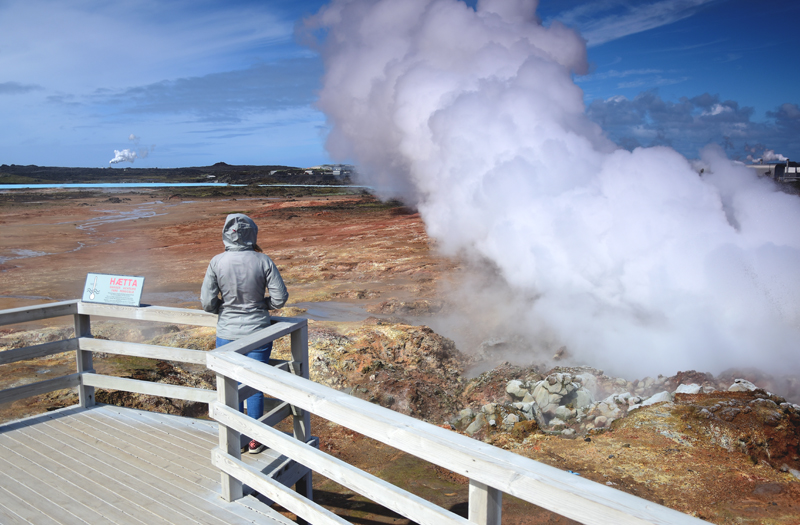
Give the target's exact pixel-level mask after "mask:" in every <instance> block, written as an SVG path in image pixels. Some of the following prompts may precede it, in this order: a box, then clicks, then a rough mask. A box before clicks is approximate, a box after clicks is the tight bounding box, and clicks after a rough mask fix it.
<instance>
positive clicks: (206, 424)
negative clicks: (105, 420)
mask: <svg viewBox="0 0 800 525" xmlns="http://www.w3.org/2000/svg"><path fill="white" fill-rule="evenodd" d="M98 409H99V410H102V411H103V412H107V413H108V414H109V416H111V417H117V418H121V419H126V420H133V421H136V422H139V423H147V424H149V425H150V426H151V427H152V429H153V432H158V433H159V434H163V435H166V436H170V439H172V441H173V442H174V443H181V444H182V445H183V446H186V447H203V446H208V445H214V446H216V445H218V444H219V443H218V441H217V439H218V438H217V423H216V422H214V421H205V420H200V419H190V418H182V417H180V416H172V415H169V414H155V413H150V412H146V411H144V410H136V409H132V408H120V407H117V406H113V405H102V406H100V407H98ZM206 429H212V430H211V432H208V431H207V430H206Z"/></svg>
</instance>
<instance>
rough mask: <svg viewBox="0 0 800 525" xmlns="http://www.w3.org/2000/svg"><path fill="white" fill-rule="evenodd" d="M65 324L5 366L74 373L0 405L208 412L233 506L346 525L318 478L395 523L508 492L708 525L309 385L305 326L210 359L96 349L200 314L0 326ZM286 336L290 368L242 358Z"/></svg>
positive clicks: (549, 505)
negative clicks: (246, 401)
mask: <svg viewBox="0 0 800 525" xmlns="http://www.w3.org/2000/svg"><path fill="white" fill-rule="evenodd" d="M63 315H72V316H74V325H75V337H74V338H70V339H66V340H63V341H57V342H53V343H46V344H42V345H36V346H31V347H27V348H20V349H15V350H8V351H5V352H0V364H4V363H11V362H14V361H19V360H22V359H31V358H34V357H40V356H45V355H50V354H54V353H58V352H64V351H69V350H74V351H76V356H77V372H76V373H75V374H71V375H67V376H64V377H60V378H56V379H51V380H47V381H40V382H38V383H33V384H30V385H24V386H20V387H16V388H9V389H6V390H3V391H0V403H2V402H8V401H14V400H16V399H21V398H24V397H28V396H33V395H38V394H42V393H46V392H50V391H53V390H58V389H62V388H71V387H77V388H78V389H79V400H80V401H79V402H80V404H81V405H82V406H90V405H91V404H93V403H94V388H95V387H102V388H112V389H118V390H128V391H133V392H142V393H147V394H153V395H163V396H167V397H175V398H178V399H188V400H194V401H202V402H206V403H209V413H210V415H211V417H213V418H214V419H215V420H216V421H217V422H218V423H219V436H220V446H219V447H218V448H217V449H215V450H214V451H213V453H212V461H213V462H214V464H215V465H216V466H217V467H218V468H219V469H220V470H221V472H222V496H223V497H224V498H225V499H227V500H229V501H230V500H236V499H238V498H239V497H241V496H242V484H243V483H246V484H247V485H249V486H250V487H252V488H253V489H255V490H257V491H258V492H260V493H261V494H263V495H264V496H266V497H267V498H269V499H271V500H273V501H275V502H277V503H279V504H280V505H282V506H283V507H284V508H286V509H288V510H290V511H291V512H294V513H295V514H296V515H297V516H298V517H299V519H300V520H301V521H307V522H309V523H314V524H315V525H322V524H345V523H348V522H347V521H345V520H343V519H342V518H341V517H339V516H337V515H335V514H333V513H332V512H330V511H328V510H327V509H325V508H323V507H321V506H320V505H318V504H316V503H314V502H313V498H312V491H311V474H312V472H319V473H321V474H323V475H324V476H325V477H327V478H329V479H331V480H333V481H335V482H337V483H339V484H341V485H343V486H345V487H348V488H349V489H351V490H353V491H355V492H357V493H359V494H362V495H364V496H365V497H367V498H369V499H371V500H373V501H375V502H376V503H379V504H381V505H383V506H385V507H386V508H388V509H391V510H393V511H395V512H397V513H398V514H400V515H402V516H405V517H407V518H409V519H411V520H413V521H415V522H417V523H420V524H427V525H440V524H458V523H471V524H478V525H499V524H500V520H501V506H502V495H503V493H506V494H510V495H512V496H515V497H517V498H520V499H522V500H525V501H528V502H530V503H533V504H535V505H538V506H540V507H543V508H545V509H548V510H551V511H553V512H555V513H557V514H561V515H563V516H566V517H568V518H571V519H574V520H577V521H580V522H582V523H587V524H598V525H599V524H604V525H605V524H622V525H627V524H644V523H654V524H668V523H669V524H687V525H688V524H694V523H704V522H703V521H701V520H698V519H696V518H693V517H691V516H688V515H686V514H682V513H680V512H677V511H675V510H672V509H669V508H667V507H663V506H661V505H658V504H656V503H652V502H649V501H647V500H644V499H641V498H638V497H636V496H632V495H630V494H627V493H624V492H621V491H618V490H615V489H612V488H610V487H607V486H605V485H601V484H598V483H595V482H592V481H589V480H586V479H584V478H581V477H579V476H575V475H572V474H569V473H567V472H563V471H561V470H558V469H556V468H554V467H550V466H548V465H544V464H542V463H538V462H536V461H533V460H531V459H527V458H524V457H522V456H519V455H516V454H513V453H510V452H507V451H504V450H501V449H498V448H496V447H493V446H491V445H487V444H485V443H482V442H480V441H476V440H473V439H471V438H468V437H466V436H463V435H460V434H457V433H455V432H451V431H449V430H445V429H442V428H440V427H437V426H435V425H431V424H428V423H425V422H422V421H418V420H416V419H413V418H411V417H408V416H405V415H403V414H399V413H397V412H394V411H392V410H389V409H386V408H383V407H380V406H377V405H374V404H372V403H369V402H367V401H364V400H361V399H358V398H355V397H352V396H350V395H347V394H344V393H342V392H339V391H337V390H334V389H331V388H327V387H324V386H322V385H319V384H316V383H313V382H311V381H309V380H308V372H309V370H308V328H307V323H306V321H305V319H296V318H276V319H275V321H276V322H275V323H274V324H273V325H272V326H271V327H269V328H266V329H264V330H261V331H259V332H258V333H255V334H253V335H251V336H249V337H247V338H244V339H240V340H238V341H235V342H233V343H230V344H228V345H226V346H225V347H224V348H221V349H217V350H213V351H211V352H203V351H198V350H188V349H178V348H169V347H161V346H153V345H142V344H134V343H122V342H115V341H100V340H95V339H92V338H91V332H90V316H91V315H96V316H103V317H115V318H122V319H137V320H143V321H159V322H169V323H178V324H187V325H198V326H214V325H215V323H216V316H215V315H211V314H207V313H205V312H201V311H198V310H185V309H178V308H162V307H145V308H131V307H115V306H107V305H97V304H87V303H82V302H80V301H67V302H63V303H53V304H49V305H43V306H37V307H29V308H18V309H14V310H5V311H2V312H0V325H5V324H14V323H20V322H24V321H35V320H39V319H45V318H48V317H56V316H63ZM286 335H289V336H290V337H291V349H292V360H291V361H288V362H278V361H271V362H270V364H273V365H277V366H268V365H266V364H263V363H259V362H256V361H254V360H252V359H249V358H247V357H246V356H244V355H242V354H244V353H246V352H248V351H250V350H253V349H255V348H258V347H260V346H262V345H263V344H265V343H266V342H269V341H274V340H275V339H278V338H279V337H282V336H286ZM95 351H102V352H107V353H116V354H124V355H136V356H142V357H152V358H157V359H168V360H174V361H183V362H190V363H205V364H206V366H207V367H208V368H209V369H210V370H212V371H214V372H215V373H216V374H217V391H216V392H213V391H210V390H203V389H196V388H186V387H178V386H173V385H163V384H160V383H151V382H147V381H135V380H131V379H124V378H117V377H112V376H103V375H99V374H96V373H94V370H93V368H92V359H91V356H92V352H95ZM286 371H289V372H292V373H286ZM238 383H241V385H239V384H238ZM256 391H262V392H264V393H265V394H267V395H269V396H272V397H273V398H275V399H276V400H279V401H280V402H279V404H278V405H276V406H273V407H272V409H271V410H269V411H268V412H267V413H266V414H265V415H264V416H263V417H262V418H261V419H260V420H258V421H256V420H254V419H252V418H249V417H247V416H244V415H243V414H241V413H240V412H239V411H238V400H239V399H242V398H244V397H248V396H250V395H251V394H252V393H254V392H256ZM311 413H313V414H316V415H318V416H320V417H322V418H324V419H327V420H329V421H332V422H334V423H337V424H339V425H342V426H344V427H347V428H349V429H352V430H354V431H356V432H358V433H360V434H363V435H365V436H368V437H370V438H373V439H376V440H378V441H380V442H382V443H385V444H387V445H390V446H392V447H395V448H397V449H399V450H402V451H404V452H407V453H409V454H412V455H414V456H417V457H419V458H422V459H424V460H426V461H429V462H431V463H434V464H436V465H439V466H441V467H443V468H446V469H448V470H451V471H453V472H455V473H457V474H461V475H463V476H466V477H467V478H469V480H470V481H469V510H468V518H466V519H465V518H463V517H461V516H458V515H456V514H454V513H452V512H450V511H448V510H446V509H443V508H441V507H438V506H437V505H434V504H432V503H430V502H428V501H426V500H424V499H422V498H420V497H418V496H416V495H414V494H411V493H409V492H407V491H405V490H403V489H401V488H398V487H396V486H394V485H392V484H390V483H387V482H385V481H383V480H381V479H379V478H377V477H375V476H372V475H371V474H368V473H366V472H364V471H362V470H359V469H358V468H356V467H353V466H352V465H349V464H347V463H345V462H343V461H341V460H339V459H338V458H335V457H333V456H330V455H328V454H325V453H324V452H321V451H320V450H319V449H318V446H316V445H317V442H316V441H315V438H312V437H311V435H310V419H309V414H311ZM289 416H291V417H292V419H293V433H292V435H287V434H285V433H283V432H280V431H278V430H276V429H274V428H273V426H274V424H275V423H277V422H278V421H281V420H283V419H284V418H286V417H289ZM242 435H247V436H250V437H252V438H254V439H256V440H258V441H260V442H261V443H263V444H265V445H267V446H268V447H270V448H271V449H273V450H275V451H277V452H278V453H280V454H282V455H283V456H285V457H286V458H287V460H286V462H285V465H283V467H282V468H280V469H278V470H276V471H273V472H271V473H266V474H265V473H263V472H260V471H258V470H256V469H253V468H252V467H250V466H249V465H247V464H245V463H244V462H242V461H241V455H240V445H241V443H242V438H241V436H242ZM291 484H295V487H296V492H295V491H292V490H291V489H289V488H288V486H287V485H291Z"/></svg>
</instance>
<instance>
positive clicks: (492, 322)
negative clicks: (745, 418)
mask: <svg viewBox="0 0 800 525" xmlns="http://www.w3.org/2000/svg"><path fill="white" fill-rule="evenodd" d="M535 7H536V2H535V1H533V0H531V1H524V0H488V1H487V0H480V1H479V2H478V7H477V9H476V10H473V9H470V8H469V7H468V6H467V5H466V4H464V3H463V2H459V1H457V0H404V1H403V2H397V1H396V0H379V1H372V0H370V1H367V0H334V1H333V2H332V3H331V4H330V5H329V6H327V7H325V8H323V9H322V10H321V11H320V12H319V13H318V14H317V15H316V16H315V17H313V18H312V19H310V20H308V23H307V26H308V28H309V29H310V30H312V31H313V30H317V29H322V30H323V31H324V34H325V36H324V40H323V42H322V46H321V51H322V54H323V57H324V61H325V68H326V72H325V76H324V86H323V89H322V91H321V93H320V99H319V106H320V108H321V109H322V110H323V111H324V112H325V113H326V115H327V117H328V120H329V124H330V126H331V133H330V136H329V138H328V144H327V147H328V149H329V150H330V152H331V153H332V155H334V156H335V157H337V158H342V159H344V158H354V159H356V161H357V162H358V163H359V164H360V170H359V173H361V174H363V176H365V177H367V178H369V181H368V182H369V183H370V184H371V185H373V186H374V187H376V188H379V191H381V192H382V195H383V196H386V197H388V196H399V197H402V198H404V199H406V200H413V201H414V203H415V204H416V205H417V206H418V208H419V210H420V212H421V214H422V216H423V219H424V220H425V223H426V225H427V228H428V232H429V234H430V235H431V236H432V237H433V238H434V239H435V240H436V242H437V245H438V246H440V247H441V248H442V249H443V250H444V252H445V253H447V254H451V255H461V256H464V257H465V258H466V259H467V260H468V261H471V266H472V267H473V268H476V269H477V271H476V272H475V274H476V275H477V277H475V280H473V281H470V282H469V286H462V290H466V291H465V292H462V293H464V296H465V297H466V299H465V300H463V301H461V303H462V304H464V305H465V311H466V312H471V313H472V314H473V316H472V317H473V319H469V320H468V321H466V322H465V323H464V324H465V326H467V323H470V324H471V326H473V327H475V326H483V327H486V328H487V330H489V331H492V330H493V331H494V332H495V333H494V335H500V336H507V335H513V334H517V335H523V336H525V338H526V340H527V341H528V342H529V343H528V344H529V350H528V351H529V352H530V351H531V349H533V350H535V349H536V348H539V349H541V350H548V351H549V352H550V354H552V350H553V349H555V348H557V347H558V346H560V345H562V344H564V345H567V347H568V349H569V351H570V353H571V354H572V356H573V359H574V361H575V362H579V363H581V364H589V365H594V366H598V367H603V368H605V369H606V370H608V371H611V372H614V373H624V374H656V373H664V374H667V373H673V372H675V371H677V370H688V369H698V370H707V371H712V372H719V371H721V370H722V369H725V368H728V367H734V366H737V367H740V366H749V365H756V366H759V367H760V368H762V369H766V370H771V371H776V370H781V371H787V370H789V369H791V370H797V369H798V366H797V365H798V362H799V361H800V352H798V351H797V350H798V344H800V343H799V342H800V279H798V278H797V270H798V268H800V228H797V225H798V224H800V201H799V200H798V198H797V197H795V196H791V195H787V194H785V193H781V192H779V191H777V189H776V187H775V186H774V185H773V183H772V182H771V181H769V180H765V179H759V178H757V177H756V176H755V175H754V174H752V173H751V172H750V170H748V169H746V168H744V167H741V166H736V165H734V164H733V163H731V162H730V161H728V160H727V159H726V158H725V156H724V154H723V153H722V152H721V151H720V150H718V149H712V148H709V149H706V150H705V151H704V152H703V154H702V161H698V164H697V165H694V166H693V165H692V164H691V163H690V162H689V161H687V159H685V158H684V157H682V156H681V155H679V154H678V153H676V152H675V151H673V150H672V149H669V148H665V147H655V148H638V149H636V150H634V151H633V152H628V151H625V150H622V149H618V148H617V147H616V146H615V145H614V144H613V143H611V142H610V141H609V140H608V139H606V138H605V136H604V134H603V131H602V130H601V129H600V128H599V127H598V126H597V125H595V124H593V123H592V122H591V121H589V120H588V119H587V117H586V115H585V108H584V105H583V98H582V97H583V94H582V92H581V90H580V89H579V88H578V87H577V86H576V85H575V84H574V82H573V81H572V74H573V72H576V73H581V72H583V71H585V70H586V67H587V59H586V51H585V44H584V41H583V40H582V39H581V37H580V36H579V35H577V34H576V33H575V32H573V31H572V30H570V29H568V28H566V27H565V26H563V25H561V24H559V23H557V22H554V23H553V24H552V25H550V26H549V27H544V26H542V25H541V24H540V23H539V22H538V20H537V18H536V16H535ZM700 167H702V168H703V174H702V175H699V174H698V172H699V171H700ZM462 314H463V312H462ZM475 319H477V321H475ZM456 333H457V331H455V330H454V331H453V332H451V333H447V334H446V335H450V336H451V337H452V336H455V334H456ZM484 335H485V334H484ZM456 338H458V337H457V336H456ZM459 342H460V343H462V345H461V347H462V348H464V347H465V346H468V345H467V344H466V342H464V341H459ZM478 342H479V341H474V342H473V343H472V346H473V348H474V347H475V346H477V343H478ZM465 349H466V348H465ZM639 377H641V376H639Z"/></svg>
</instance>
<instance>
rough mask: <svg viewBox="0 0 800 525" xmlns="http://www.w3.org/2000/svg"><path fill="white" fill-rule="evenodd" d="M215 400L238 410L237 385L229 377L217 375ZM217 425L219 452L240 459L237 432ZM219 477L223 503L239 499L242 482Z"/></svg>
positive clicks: (224, 475) (231, 478)
mask: <svg viewBox="0 0 800 525" xmlns="http://www.w3.org/2000/svg"><path fill="white" fill-rule="evenodd" d="M217 398H218V399H219V402H220V403H223V404H224V405H226V406H229V407H231V408H232V409H234V410H239V384H238V383H237V382H236V381H234V380H233V379H230V378H229V377H225V376H224V375H222V374H217ZM218 425H219V448H220V450H221V451H223V452H225V453H227V454H229V455H231V456H233V457H234V458H236V459H242V445H241V441H240V439H241V438H240V436H239V432H237V431H236V430H234V429H232V428H229V427H226V426H225V425H223V424H222V423H219V422H218ZM221 475H222V479H221V481H222V497H223V498H224V499H225V501H235V500H237V499H239V498H241V497H242V482H241V481H239V480H238V479H236V478H234V477H233V476H230V475H228V474H226V473H225V472H221Z"/></svg>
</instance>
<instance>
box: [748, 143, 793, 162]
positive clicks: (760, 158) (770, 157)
mask: <svg viewBox="0 0 800 525" xmlns="http://www.w3.org/2000/svg"><path fill="white" fill-rule="evenodd" d="M748 150H749V151H751V152H752V153H753V154H755V155H748V156H747V160H749V161H750V162H759V163H764V162H775V161H777V162H786V161H787V160H789V159H788V158H787V157H784V156H783V155H781V154H780V153H775V150H773V149H765V150H764V151H762V152H761V155H757V153H758V148H757V147H753V148H748Z"/></svg>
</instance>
